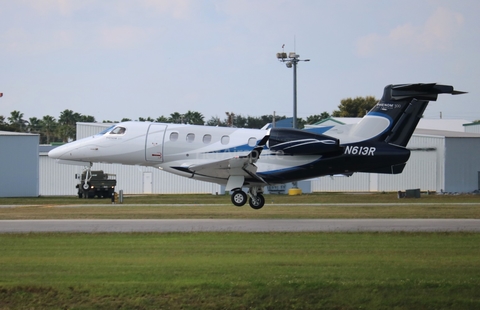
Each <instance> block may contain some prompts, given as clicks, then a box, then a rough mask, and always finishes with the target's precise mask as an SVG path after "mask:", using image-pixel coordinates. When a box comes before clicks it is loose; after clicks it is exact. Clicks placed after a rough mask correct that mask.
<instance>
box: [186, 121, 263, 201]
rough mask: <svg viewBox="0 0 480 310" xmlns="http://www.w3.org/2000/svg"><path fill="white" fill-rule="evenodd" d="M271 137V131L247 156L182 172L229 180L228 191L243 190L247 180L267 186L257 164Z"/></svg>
mask: <svg viewBox="0 0 480 310" xmlns="http://www.w3.org/2000/svg"><path fill="white" fill-rule="evenodd" d="M269 137H270V130H269V131H268V132H267V134H266V135H265V137H263V139H262V140H260V142H259V143H258V144H257V146H255V148H254V149H253V150H252V151H251V152H250V153H249V154H248V155H246V156H236V157H232V158H229V159H224V160H220V161H216V162H211V163H208V164H201V165H191V166H188V167H182V168H181V170H183V171H188V172H191V173H192V177H193V176H194V175H202V176H207V177H213V178H219V179H227V180H228V181H227V186H226V190H227V191H229V190H232V189H234V188H241V187H242V186H243V183H244V181H245V178H253V179H255V180H257V181H259V182H261V183H264V184H267V182H265V180H264V179H263V178H262V177H261V176H259V175H258V174H257V166H255V163H256V162H257V160H258V159H259V157H260V154H261V153H262V150H263V148H264V146H265V145H266V143H267V141H268V138H269ZM177 169H179V168H177ZM179 170H180V169H179Z"/></svg>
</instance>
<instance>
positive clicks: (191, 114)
mask: <svg viewBox="0 0 480 310" xmlns="http://www.w3.org/2000/svg"><path fill="white" fill-rule="evenodd" d="M183 119H184V122H185V124H191V125H203V124H205V121H204V120H203V115H202V113H199V112H195V111H190V110H188V112H187V113H185V114H184V115H183Z"/></svg>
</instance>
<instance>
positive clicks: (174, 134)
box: [170, 132, 178, 142]
mask: <svg viewBox="0 0 480 310" xmlns="http://www.w3.org/2000/svg"><path fill="white" fill-rule="evenodd" d="M177 140H178V132H172V133H171V134H170V141H172V142H175V141H177Z"/></svg>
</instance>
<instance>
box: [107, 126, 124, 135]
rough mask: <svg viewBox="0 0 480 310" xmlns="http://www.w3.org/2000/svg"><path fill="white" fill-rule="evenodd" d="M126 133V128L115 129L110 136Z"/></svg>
mask: <svg viewBox="0 0 480 310" xmlns="http://www.w3.org/2000/svg"><path fill="white" fill-rule="evenodd" d="M124 133H125V127H115V128H114V129H113V130H112V131H111V132H110V134H111V135H123V134H124Z"/></svg>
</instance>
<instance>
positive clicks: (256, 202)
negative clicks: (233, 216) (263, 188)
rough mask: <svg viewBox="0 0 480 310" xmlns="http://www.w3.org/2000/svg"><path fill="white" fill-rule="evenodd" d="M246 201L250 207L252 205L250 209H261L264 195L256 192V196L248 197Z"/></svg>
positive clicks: (263, 203)
mask: <svg viewBox="0 0 480 310" xmlns="http://www.w3.org/2000/svg"><path fill="white" fill-rule="evenodd" d="M248 203H249V204H250V207H252V209H255V210H258V209H261V208H262V207H263V205H265V197H263V195H262V194H257V196H254V197H253V198H250V200H249V201H248Z"/></svg>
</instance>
